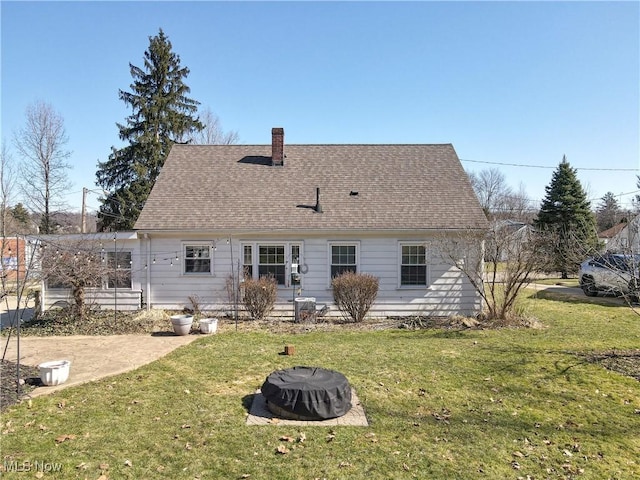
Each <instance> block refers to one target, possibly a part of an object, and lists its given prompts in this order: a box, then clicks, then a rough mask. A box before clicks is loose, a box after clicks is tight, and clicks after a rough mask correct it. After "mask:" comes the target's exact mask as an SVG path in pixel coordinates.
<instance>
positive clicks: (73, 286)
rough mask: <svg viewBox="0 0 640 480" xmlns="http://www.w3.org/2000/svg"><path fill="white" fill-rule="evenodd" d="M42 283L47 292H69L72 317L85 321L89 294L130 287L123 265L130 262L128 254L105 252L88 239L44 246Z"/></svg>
mask: <svg viewBox="0 0 640 480" xmlns="http://www.w3.org/2000/svg"><path fill="white" fill-rule="evenodd" d="M40 252H41V253H40V255H41V258H40V265H41V276H42V279H43V280H44V281H45V282H46V283H47V287H48V288H68V289H70V290H71V296H72V297H73V304H72V308H71V310H72V313H73V315H74V316H75V317H76V318H77V319H78V320H84V319H85V318H86V316H87V314H88V313H89V308H90V306H91V305H90V303H89V301H88V297H87V295H88V291H89V290H90V289H100V288H102V286H103V283H105V284H107V285H108V286H109V287H110V288H113V286H114V285H116V286H119V285H123V284H127V283H128V282H129V281H130V274H131V273H130V270H129V269H127V268H124V269H123V268H120V265H119V263H120V262H130V260H131V258H130V254H129V253H127V252H105V251H104V249H103V248H102V246H101V243H100V241H99V240H91V239H90V238H89V237H83V238H81V239H77V240H73V239H68V238H64V237H60V238H59V239H48V240H45V241H44V242H41V249H40Z"/></svg>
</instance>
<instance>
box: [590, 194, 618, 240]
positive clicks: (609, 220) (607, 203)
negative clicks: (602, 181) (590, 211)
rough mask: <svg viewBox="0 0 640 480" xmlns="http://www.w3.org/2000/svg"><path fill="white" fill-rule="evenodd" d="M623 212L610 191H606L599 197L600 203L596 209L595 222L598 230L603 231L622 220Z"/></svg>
mask: <svg viewBox="0 0 640 480" xmlns="http://www.w3.org/2000/svg"><path fill="white" fill-rule="evenodd" d="M622 217H623V213H622V210H621V208H620V205H619V204H618V200H616V197H615V195H614V194H613V193H612V192H607V193H605V194H604V197H602V198H601V199H600V204H599V205H598V208H597V209H596V223H597V225H598V231H599V232H603V231H605V230H608V229H610V228H611V227H613V226H614V225H616V224H617V223H619V222H620V221H621V220H622Z"/></svg>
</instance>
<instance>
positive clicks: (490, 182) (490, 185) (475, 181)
mask: <svg viewBox="0 0 640 480" xmlns="http://www.w3.org/2000/svg"><path fill="white" fill-rule="evenodd" d="M469 180H470V181H471V186H472V187H473V190H474V191H475V192H476V196H477V197H478V200H479V201H480V206H482V209H483V210H484V213H485V215H487V217H488V218H492V216H493V214H494V213H495V212H496V211H499V210H500V209H501V208H503V206H504V204H505V199H506V198H508V197H510V196H511V195H512V194H513V192H512V190H511V187H509V185H507V183H506V180H505V178H504V175H503V174H502V172H500V170H498V169H496V168H491V169H488V170H481V171H480V172H479V173H475V172H469Z"/></svg>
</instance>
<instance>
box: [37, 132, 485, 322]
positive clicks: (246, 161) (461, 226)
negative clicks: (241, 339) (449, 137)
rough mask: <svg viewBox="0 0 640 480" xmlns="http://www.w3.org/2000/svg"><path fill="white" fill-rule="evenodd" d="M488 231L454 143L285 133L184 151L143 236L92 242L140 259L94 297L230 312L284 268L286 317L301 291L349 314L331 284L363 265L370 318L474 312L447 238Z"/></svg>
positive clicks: (139, 230)
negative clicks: (303, 141) (311, 141)
mask: <svg viewBox="0 0 640 480" xmlns="http://www.w3.org/2000/svg"><path fill="white" fill-rule="evenodd" d="M487 228H488V225H487V221H486V217H485V215H484V213H483V211H482V209H481V207H480V205H479V203H478V200H477V198H476V196H475V194H474V192H473V189H472V187H471V184H470V182H469V180H468V177H467V174H466V173H465V172H464V170H463V168H462V166H461V164H460V161H459V159H458V157H457V155H456V152H455V150H454V149H453V147H452V146H451V145H449V144H445V145H285V143H284V131H283V130H282V129H280V128H275V129H273V131H272V142H271V145H268V144H267V145H174V146H173V147H172V149H171V152H170V154H169V156H168V158H167V160H166V162H165V164H164V166H163V168H162V172H161V174H160V176H159V177H158V179H157V181H156V183H155V185H154V187H153V190H152V191H151V194H150V195H149V198H148V200H147V202H146V204H145V206H144V208H143V210H142V212H141V214H140V217H139V218H138V220H137V222H136V224H135V227H134V230H135V231H134V232H126V233H118V235H117V237H118V238H117V241H116V242H110V241H109V237H110V236H113V234H102V235H103V236H104V238H99V239H98V238H97V237H96V238H93V242H94V243H95V242H96V241H100V242H104V253H103V256H104V255H108V254H109V252H110V251H113V252H114V253H113V254H112V255H116V256H117V257H114V258H119V259H120V260H122V263H123V264H126V263H127V262H129V266H130V282H128V283H127V285H126V286H125V285H120V288H117V291H115V290H116V289H114V288H113V286H112V285H110V283H109V281H108V279H107V278H105V280H104V281H103V282H102V284H101V285H98V286H96V289H95V290H94V291H93V292H92V293H93V294H94V296H95V298H96V302H97V303H99V304H101V305H104V306H109V305H110V306H114V302H115V303H117V305H116V306H117V308H134V307H142V306H144V307H146V308H147V309H151V308H161V309H182V308H184V307H191V306H192V300H194V299H195V300H196V301H197V302H198V303H199V306H200V307H201V308H202V309H206V310H221V311H225V310H226V311H228V310H229V307H230V302H231V297H230V293H232V292H234V291H235V288H234V286H237V285H240V284H241V283H242V282H243V280H245V279H246V278H247V277H252V278H258V277H261V276H264V275H272V276H273V277H274V278H275V279H276V281H277V283H278V301H277V304H276V310H275V312H274V314H276V315H278V314H280V315H289V316H290V315H292V312H293V308H294V307H293V305H294V302H293V300H294V299H295V298H296V297H300V296H302V297H314V298H315V299H316V301H317V302H318V303H319V304H324V305H327V306H328V307H329V312H330V314H337V313H338V312H337V310H336V309H335V307H334V306H333V301H332V290H331V280H332V278H333V277H334V276H335V275H337V274H339V273H341V272H344V271H355V272H358V273H370V274H373V275H375V276H376V277H378V278H379V284H380V290H379V294H378V298H377V300H376V302H375V304H374V306H373V308H372V310H371V314H372V315H376V316H396V315H398V316H400V315H415V314H421V315H437V316H444V315H452V314H462V315H470V314H474V313H477V312H478V311H479V310H480V308H481V299H480V298H479V296H478V295H477V293H476V291H475V290H474V288H473V287H472V286H471V284H470V282H469V281H468V279H467V278H466V277H465V275H464V274H463V273H462V272H461V271H460V270H459V269H458V268H457V267H456V266H455V264H454V265H452V263H451V262H447V261H446V260H444V255H441V253H440V252H439V251H438V245H441V244H442V243H441V242H442V238H444V239H445V241H447V242H448V241H449V240H447V239H450V240H451V243H452V244H453V242H458V241H459V238H460V236H461V234H462V233H468V232H473V233H474V234H476V235H475V238H476V240H475V242H476V246H479V245H480V244H481V242H482V240H481V239H478V238H481V237H482V234H483V233H484V232H485V231H486V229H487ZM478 234H479V235H478ZM456 245H457V244H456ZM472 251H473V252H479V251H480V249H479V248H478V249H473V250H469V251H468V252H466V253H465V252H462V253H461V260H464V257H465V256H467V255H472V253H471V252H472ZM116 252H119V253H116ZM127 255H128V256H127ZM125 256H127V257H126V258H125ZM469 260H474V259H471V258H470V259H469ZM296 272H297V273H298V275H296ZM479 273H480V272H479ZM54 294H55V295H54ZM62 295H64V290H62V289H61V290H55V289H51V288H49V290H48V297H49V299H48V300H47V299H45V302H46V303H47V304H48V305H51V304H52V300H54V299H58V300H59V299H60V298H61V296H62Z"/></svg>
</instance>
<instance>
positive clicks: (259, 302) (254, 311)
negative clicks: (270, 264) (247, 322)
mask: <svg viewBox="0 0 640 480" xmlns="http://www.w3.org/2000/svg"><path fill="white" fill-rule="evenodd" d="M243 287H244V298H243V299H242V301H243V303H244V306H245V308H246V309H247V311H248V312H249V315H251V318H253V319H254V320H261V319H263V318H264V317H266V316H267V315H269V313H271V311H272V310H273V306H274V305H275V303H276V297H277V295H278V284H277V283H276V279H275V278H273V277H261V278H260V279H258V280H254V279H252V278H248V279H246V280H245V281H244V285H243Z"/></svg>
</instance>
